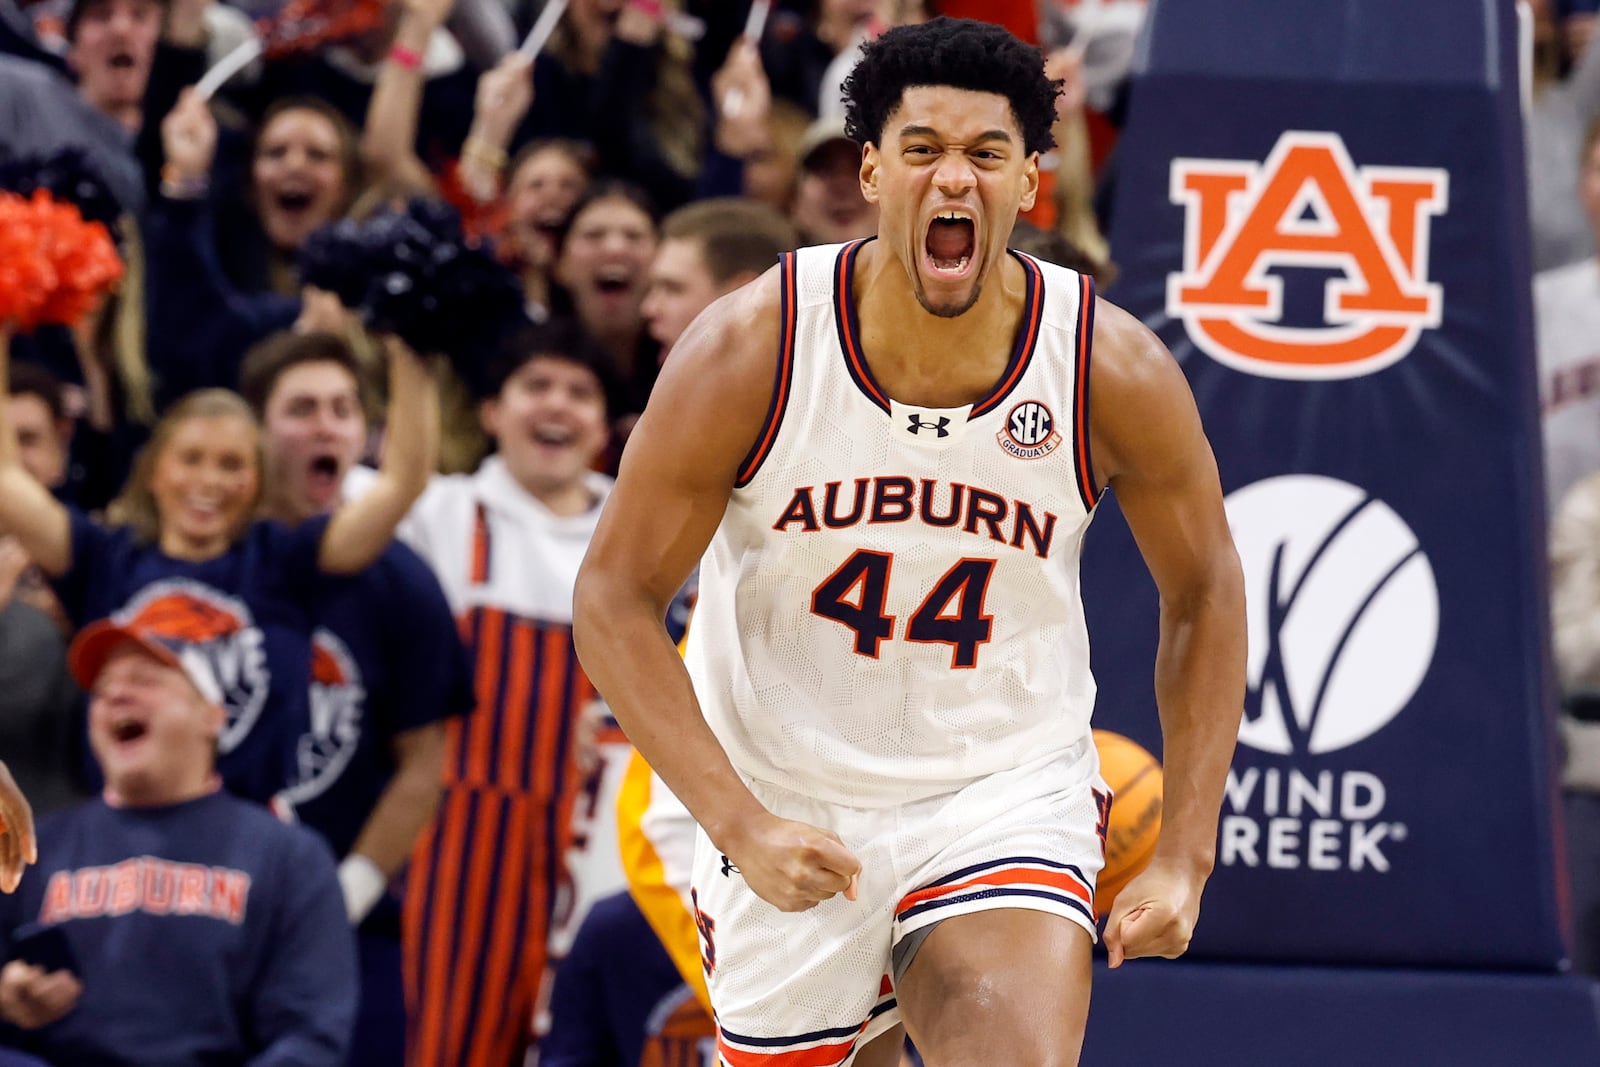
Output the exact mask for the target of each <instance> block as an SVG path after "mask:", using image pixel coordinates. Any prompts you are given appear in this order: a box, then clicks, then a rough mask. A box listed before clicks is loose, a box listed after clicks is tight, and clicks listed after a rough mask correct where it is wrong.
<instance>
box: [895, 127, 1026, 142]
mask: <svg viewBox="0 0 1600 1067" xmlns="http://www.w3.org/2000/svg"><path fill="white" fill-rule="evenodd" d="M900 136H901V137H932V138H935V139H940V136H939V131H938V130H936V129H934V128H933V127H932V126H902V127H901V128H900ZM984 141H1004V142H1006V143H1007V144H1010V143H1011V135H1010V134H1009V133H1007V132H1006V131H1005V130H985V131H984V132H983V133H980V134H978V136H976V137H974V138H973V139H972V142H971V143H972V144H980V143H982V142H984Z"/></svg>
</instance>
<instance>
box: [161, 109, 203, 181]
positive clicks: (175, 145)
mask: <svg viewBox="0 0 1600 1067" xmlns="http://www.w3.org/2000/svg"><path fill="white" fill-rule="evenodd" d="M161 147H162V149H163V151H165V153H166V157H167V166H169V167H171V168H172V170H173V171H174V172H175V175H176V177H177V178H178V179H179V180H183V181H200V180H204V179H205V178H207V177H209V176H210V174H211V161H212V160H213V159H215V158H216V155H217V120H216V119H215V118H213V117H212V115H211V108H210V107H208V106H207V104H206V102H205V99H204V98H203V97H201V95H200V94H199V93H197V92H195V89H194V87H193V86H190V87H189V88H187V89H185V90H184V91H183V92H182V93H181V94H179V96H178V103H177V104H176V105H175V106H174V107H173V109H172V110H171V111H169V112H168V113H167V117H166V118H164V119H162V120H161Z"/></svg>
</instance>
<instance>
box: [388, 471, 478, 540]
mask: <svg viewBox="0 0 1600 1067" xmlns="http://www.w3.org/2000/svg"><path fill="white" fill-rule="evenodd" d="M485 462H488V461H487V460H486V461H485ZM480 469H481V468H480ZM478 480H479V479H478V476H477V475H476V474H435V475H434V476H433V477H432V478H430V479H428V486H427V488H425V489H424V490H423V491H422V495H421V496H420V497H418V498H417V502H416V503H415V504H413V505H411V511H410V512H409V513H407V515H406V519H407V521H408V522H411V523H417V524H421V525H423V526H425V527H429V528H431V527H432V526H433V524H436V523H439V522H448V521H450V520H451V519H453V518H455V517H456V516H457V515H459V514H461V513H462V512H463V511H467V510H470V508H471V505H472V503H473V502H474V500H475V499H476V494H477V492H478Z"/></svg>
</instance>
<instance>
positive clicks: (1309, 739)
mask: <svg viewBox="0 0 1600 1067" xmlns="http://www.w3.org/2000/svg"><path fill="white" fill-rule="evenodd" d="M1227 512H1228V523H1229V526H1230V527H1231V528H1232V531H1233V537H1234V543H1235V544H1236V545H1237V547H1238V550H1239V558H1240V562H1241V563H1242V564H1243V567H1244V575H1245V603H1246V611H1247V628H1248V633H1249V653H1248V658H1247V663H1248V670H1249V689H1248V691H1247V693H1246V696H1245V712H1244V720H1243V722H1242V723H1241V725H1240V727H1239V741H1240V743H1241V744H1243V745H1246V746H1248V747H1249V748H1253V749H1256V750H1257V751H1259V752H1262V753H1266V754H1269V755H1273V756H1282V757H1287V758H1288V761H1287V765H1286V766H1272V765H1271V764H1270V763H1262V762H1261V761H1253V762H1252V765H1250V766H1246V767H1245V768H1243V769H1242V770H1241V769H1240V768H1238V767H1235V768H1234V769H1233V770H1231V771H1230V772H1229V774H1228V782H1227V792H1226V800H1227V809H1228V810H1227V811H1226V812H1225V814H1224V817H1223V825H1222V861H1223V863H1224V865H1233V864H1243V865H1245V866H1251V867H1254V866H1257V865H1259V864H1261V863H1263V862H1264V863H1265V864H1266V865H1267V866H1269V867H1275V868H1293V867H1299V866H1301V864H1302V863H1304V864H1305V865H1306V866H1308V867H1310V868H1312V869H1316V870H1339V869H1344V868H1349V869H1351V870H1362V869H1364V868H1366V867H1369V866H1370V867H1372V868H1374V869H1377V870H1388V868H1389V860H1388V857H1387V856H1386V854H1385V853H1384V852H1383V850H1382V846H1383V844H1384V843H1385V842H1395V841H1401V840H1404V838H1405V835H1406V828H1405V826H1404V825H1403V824H1400V823H1394V822H1387V821H1376V817H1377V816H1378V815H1380V814H1381V813H1382V812H1383V810H1384V807H1385V805H1386V803H1387V790H1386V788H1385V786H1384V783H1383V781H1382V779H1380V778H1379V777H1378V776H1377V775H1376V774H1373V773H1371V772H1369V771H1365V770H1359V769H1346V770H1342V771H1336V770H1334V769H1330V768H1326V766H1325V764H1326V763H1327V762H1328V761H1327V760H1326V759H1322V758H1318V757H1326V756H1328V755H1329V754H1332V753H1335V752H1338V751H1340V750H1342V749H1345V748H1347V747H1349V746H1351V745H1354V744H1356V743H1357V742H1359V741H1362V740H1365V739H1366V738H1368V737H1371V736H1373V735H1374V734H1376V733H1377V732H1378V731H1379V730H1381V729H1383V727H1385V726H1386V725H1388V724H1389V723H1390V722H1391V721H1393V719H1394V718H1395V717H1396V716H1397V715H1399V714H1400V713H1401V712H1402V711H1403V710H1405V707H1406V705H1407V704H1409V703H1410V701H1411V698H1412V697H1413V696H1414V695H1415V694H1416V692H1417V689H1418V687H1419V686H1420V685H1421V684H1422V680H1423V677H1424V676H1425V675H1426V674H1427V671H1428V667H1429V665H1430V664H1431V663H1432V661H1433V653H1434V648H1435V645H1436V643H1437V639H1438V632H1439V593H1438V588H1437V586H1436V585H1435V582H1434V575H1433V568H1432V567H1431V566H1430V565H1429V563H1428V559H1427V556H1426V555H1425V554H1424V553H1423V551H1422V548H1421V545H1420V544H1419V543H1418V541H1417V537H1416V535H1415V534H1414V533H1413V532H1412V531H1411V529H1410V528H1409V527H1408V526H1406V524H1405V522H1404V521H1403V520H1402V519H1401V518H1400V516H1399V515H1397V514H1396V513H1395V511H1394V510H1393V509H1392V508H1390V507H1389V506H1388V505H1387V504H1384V503H1383V502H1382V501H1379V500H1376V499H1374V498H1373V497H1371V496H1370V495H1369V494H1368V493H1367V492H1366V491H1365V490H1362V489H1360V488H1358V487H1357V486H1354V485H1350V484H1348V483H1346V482H1341V481H1338V480H1337V479H1334V478H1326V477H1321V476H1317V475H1286V476H1283V477H1277V478H1269V479H1267V480H1265V481H1261V482H1256V483H1255V484H1253V485H1249V486H1246V487H1245V488H1243V489H1240V490H1238V491H1237V492H1235V493H1233V494H1232V495H1230V496H1229V497H1228V500H1227ZM1313 763H1314V764H1318V765H1319V767H1318V769H1316V770H1314V771H1313V770H1311V769H1310V768H1309V766H1308V765H1310V764H1313ZM1258 764H1259V765H1258Z"/></svg>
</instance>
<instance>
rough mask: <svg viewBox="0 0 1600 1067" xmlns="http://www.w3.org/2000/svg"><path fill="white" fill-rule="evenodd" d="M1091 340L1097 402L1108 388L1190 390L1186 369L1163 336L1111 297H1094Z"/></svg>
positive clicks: (1133, 392)
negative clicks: (1114, 301) (1184, 372)
mask: <svg viewBox="0 0 1600 1067" xmlns="http://www.w3.org/2000/svg"><path fill="white" fill-rule="evenodd" d="M1090 344H1091V349H1090V351H1091V353H1092V356H1091V359H1092V362H1091V364H1090V367H1091V373H1092V374H1093V379H1092V385H1091V387H1092V388H1093V390H1094V391H1095V393H1096V394H1098V395H1097V396H1096V397H1095V400H1096V402H1099V401H1101V400H1103V399H1106V397H1105V392H1106V391H1109V392H1112V393H1113V394H1114V395H1116V396H1121V395H1122V394H1128V395H1130V396H1137V395H1140V394H1143V393H1146V392H1149V391H1155V392H1162V391H1166V390H1170V389H1173V388H1181V389H1182V390H1183V392H1184V393H1185V394H1187V392H1188V384H1187V381H1186V379H1185V378H1184V376H1183V371H1182V370H1181V369H1180V368H1179V367H1178V362H1177V360H1175V359H1174V358H1173V356H1172V353H1171V352H1169V351H1167V346H1166V345H1165V344H1163V343H1162V341H1161V338H1159V337H1157V336H1156V335H1155V333H1154V331H1152V330H1151V329H1150V328H1149V327H1148V326H1146V325H1145V324H1144V323H1142V322H1140V321H1139V320H1138V318H1136V317H1135V316H1134V315H1132V314H1131V313H1129V312H1127V311H1124V310H1123V309H1122V308H1120V307H1118V306H1117V305H1115V304H1113V303H1111V302H1110V301H1107V300H1102V299H1099V298H1097V299H1096V301H1095V308H1094V337H1093V338H1092V340H1091V342H1090Z"/></svg>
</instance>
